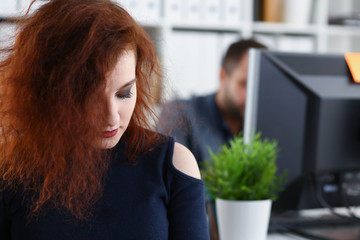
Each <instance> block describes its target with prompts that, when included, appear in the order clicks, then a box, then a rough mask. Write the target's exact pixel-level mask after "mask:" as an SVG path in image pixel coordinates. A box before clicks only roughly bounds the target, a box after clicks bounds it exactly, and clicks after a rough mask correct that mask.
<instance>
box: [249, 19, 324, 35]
mask: <svg viewBox="0 0 360 240" xmlns="http://www.w3.org/2000/svg"><path fill="white" fill-rule="evenodd" d="M252 26H253V31H254V32H256V33H272V34H295V35H316V34H317V32H318V27H317V26H316V25H313V24H311V25H293V24H287V23H266V22H254V23H253V25H252Z"/></svg>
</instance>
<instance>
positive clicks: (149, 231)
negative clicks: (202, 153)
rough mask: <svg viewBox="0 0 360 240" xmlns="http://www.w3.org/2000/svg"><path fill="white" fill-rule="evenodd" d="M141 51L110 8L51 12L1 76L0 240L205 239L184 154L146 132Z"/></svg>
mask: <svg viewBox="0 0 360 240" xmlns="http://www.w3.org/2000/svg"><path fill="white" fill-rule="evenodd" d="M157 73H159V68H158V65H157V59H156V54H155V51H154V48H153V46H152V44H151V41H150V39H149V37H148V36H147V34H146V33H145V32H144V30H143V29H142V28H141V27H139V26H138V25H137V24H136V23H135V22H134V20H133V19H132V18H131V17H130V16H129V15H128V13H127V12H126V11H124V9H122V8H121V7H119V6H117V5H116V4H114V3H112V2H111V1H109V0H52V1H50V2H48V3H46V4H45V5H43V6H42V7H41V8H40V9H39V10H38V11H36V12H35V13H34V14H33V15H32V16H31V17H29V18H27V19H25V20H24V21H23V22H22V23H21V24H20V25H19V33H18V35H17V36H16V41H15V44H14V46H13V47H12V48H11V49H8V51H7V52H6V58H5V59H4V60H3V61H2V62H1V64H0V89H1V91H0V94H1V95H0V97H1V99H0V119H1V120H0V122H1V125H0V138H1V139H0V154H1V155H0V176H1V191H0V239H6V240H8V239H11V240H20V239H36V240H40V239H46V240H48V239H197V240H198V239H208V236H207V234H208V231H207V223H206V215H205V206H204V196H203V183H202V181H201V180H200V174H199V170H198V167H197V165H196V161H195V159H194V157H193V156H192V154H191V153H190V152H189V150H188V149H186V148H185V147H183V146H182V145H180V144H178V143H174V141H173V139H172V138H169V137H166V136H163V135H160V134H158V133H157V132H153V131H150V130H147V129H149V128H150V127H149V123H150V122H151V121H150V120H149V119H148V117H149V116H150V115H151V113H152V112H151V106H152V103H153V102H154V101H153V99H152V95H151V94H152V93H151V92H150V89H151V88H150V87H149V86H150V82H149V81H150V80H151V79H154V77H155V76H156V75H157Z"/></svg>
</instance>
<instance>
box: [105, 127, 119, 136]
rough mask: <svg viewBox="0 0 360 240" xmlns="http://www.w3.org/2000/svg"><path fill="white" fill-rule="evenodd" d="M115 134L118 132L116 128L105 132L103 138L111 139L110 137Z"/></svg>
mask: <svg viewBox="0 0 360 240" xmlns="http://www.w3.org/2000/svg"><path fill="white" fill-rule="evenodd" d="M117 132H118V128H117V129H114V130H112V131H105V132H104V135H103V136H104V137H105V138H111V137H113V136H115V135H116V134H117Z"/></svg>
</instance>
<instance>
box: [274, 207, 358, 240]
mask: <svg viewBox="0 0 360 240" xmlns="http://www.w3.org/2000/svg"><path fill="white" fill-rule="evenodd" d="M334 210H335V212H336V213H337V214H341V215H342V216H348V217H349V216H350V215H349V210H348V209H347V208H335V209H334ZM352 213H353V214H354V215H355V216H360V208H359V207H357V208H352ZM298 214H299V218H294V219H295V220H297V219H300V218H301V217H309V218H316V219H317V220H316V222H319V221H320V220H319V219H320V218H322V219H325V220H326V221H325V222H324V221H323V222H322V225H321V226H320V225H316V224H315V225H314V221H311V222H312V223H311V224H309V222H302V221H301V222H297V221H295V222H296V224H298V226H299V227H300V228H299V230H301V231H303V233H304V234H309V236H318V237H323V238H324V239H339V240H358V239H360V221H358V220H355V219H354V218H353V219H352V220H351V221H349V220H342V218H339V217H336V216H335V215H332V214H331V211H330V210H328V209H312V210H302V211H300V212H298ZM339 219H340V220H342V221H341V224H340V225H339V222H338V221H339ZM310 220H311V219H310ZM331 220H335V221H331ZM290 221H293V220H291V219H290ZM328 221H330V222H328ZM281 222H283V221H281ZM328 224H329V225H328ZM306 225H307V226H310V227H305V226H306ZM302 226H303V228H301V227H302ZM303 236H306V235H303ZM285 239H288V240H292V239H293V240H306V239H310V238H307V237H302V236H299V235H296V234H292V233H270V234H269V235H268V238H267V240H285ZM311 239H313V238H311Z"/></svg>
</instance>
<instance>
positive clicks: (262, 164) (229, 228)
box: [202, 133, 286, 240]
mask: <svg viewBox="0 0 360 240" xmlns="http://www.w3.org/2000/svg"><path fill="white" fill-rule="evenodd" d="M209 151H210V155H211V158H210V160H209V161H206V162H205V163H204V165H203V168H202V177H203V179H204V182H205V186H206V191H207V193H208V194H209V195H210V197H211V198H213V199H215V202H216V215H217V222H218V228H219V235H220V239H221V240H232V239H251V240H260V239H261V240H265V239H266V236H267V229H268V225H269V218H270V211H271V204H272V201H273V200H275V199H276V198H277V195H278V192H279V191H280V190H281V189H282V185H283V182H284V180H285V178H286V173H283V174H278V173H277V167H276V159H277V154H278V147H277V142H276V141H275V140H268V139H261V134H260V133H258V134H256V136H255V137H254V138H253V139H251V141H250V144H245V143H244V140H243V138H242V137H241V136H240V135H239V136H236V137H235V138H234V139H233V140H231V141H230V144H229V145H227V144H224V145H223V146H222V147H221V150H220V151H219V152H218V153H217V154H214V153H213V151H212V150H211V149H209Z"/></svg>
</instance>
